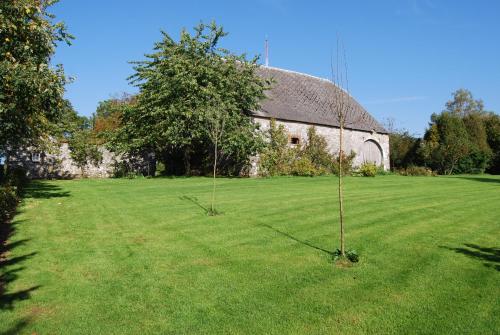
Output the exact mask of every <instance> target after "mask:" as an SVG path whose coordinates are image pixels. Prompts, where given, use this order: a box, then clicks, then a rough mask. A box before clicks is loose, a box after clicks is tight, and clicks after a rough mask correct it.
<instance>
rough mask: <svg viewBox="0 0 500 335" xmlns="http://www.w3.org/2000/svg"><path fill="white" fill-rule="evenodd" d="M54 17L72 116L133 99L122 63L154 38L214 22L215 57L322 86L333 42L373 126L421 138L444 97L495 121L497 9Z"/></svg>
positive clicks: (254, 5) (85, 5)
mask: <svg viewBox="0 0 500 335" xmlns="http://www.w3.org/2000/svg"><path fill="white" fill-rule="evenodd" d="M52 12H53V13H54V14H56V15H57V19H58V20H63V21H65V22H66V24H67V25H68V27H69V31H70V32H71V33H72V34H73V35H75V37H76V39H75V41H74V43H73V45H72V46H70V47H67V46H64V45H61V46H60V47H59V48H58V50H57V54H56V56H55V58H54V62H55V63H62V64H64V66H65V69H66V73H67V74H69V75H71V76H74V77H75V82H74V83H73V84H71V85H69V86H68V87H67V94H66V96H67V98H68V99H70V101H71V102H72V103H73V105H74V106H75V108H76V109H77V111H78V112H79V113H80V114H83V115H90V114H92V113H93V112H94V111H95V109H96V106H97V103H98V102H99V101H100V100H104V99H107V98H110V97H112V96H116V95H119V94H120V93H121V92H128V93H134V92H136V89H135V88H134V87H131V86H130V85H129V84H128V82H127V77H128V76H129V75H131V74H132V73H133V71H132V66H131V65H130V64H128V61H132V60H141V59H143V55H144V53H148V52H149V51H151V49H152V46H153V43H154V42H155V41H157V40H159V38H160V29H163V30H165V31H166V32H168V33H170V34H171V35H172V36H174V37H178V35H179V32H180V30H181V29H182V28H184V27H186V28H192V27H193V26H194V25H196V24H197V23H199V22H200V20H203V21H206V22H209V21H211V20H215V21H216V22H217V23H218V24H221V25H223V26H224V28H225V30H227V31H228V32H229V36H227V37H226V38H225V39H224V40H223V42H222V46H223V47H226V48H228V49H230V50H232V51H234V52H238V53H243V52H245V53H247V54H248V55H256V54H263V53H264V50H263V49H264V40H265V38H266V36H268V38H269V43H270V65H271V66H275V67H280V68H285V69H290V70H295V71H300V72H305V73H308V74H311V75H315V76H319V77H323V78H329V77H330V76H331V74H330V57H331V53H332V50H333V49H334V46H335V44H336V35H337V34H339V35H340V36H341V37H342V39H343V41H344V44H345V47H346V50H347V59H348V64H349V82H350V90H351V94H352V95H353V96H354V97H355V98H356V99H357V100H358V101H359V102H360V103H361V104H362V105H363V106H364V107H365V108H366V109H367V110H368V111H369V112H370V113H372V114H373V115H374V116H375V117H376V118H377V119H378V120H379V121H384V120H385V119H386V118H394V119H395V121H396V125H397V126H398V127H401V128H406V129H409V130H410V131H411V132H413V133H415V134H418V135H421V134H422V133H423V132H424V130H425V128H426V127H427V124H428V121H429V116H430V115H431V114H432V113H435V112H440V111H441V110H442V109H443V106H444V103H445V102H446V101H447V100H449V98H450V97H451V92H452V91H454V90H456V89H458V88H462V87H463V88H468V89H470V90H471V91H472V92H473V94H474V96H475V97H476V98H482V99H483V100H484V102H485V105H486V108H487V109H488V110H493V111H496V112H497V113H498V112H500V20H499V19H498V17H499V14H500V1H496V0H489V1H488V0H476V1H472V0H470V1H465V0H464V1H451V0H448V1H445V0H442V1H437V0H436V1H433V0H379V1H369V0H365V1H356V0H354V1H337V0H332V1H327V0H324V1H315V0H309V1H292V0H267V1H266V0H253V1H222V0H220V1H216V0H212V1H201V0H200V1H196V0H194V1H188V0H183V1H166V0H165V1H161V0H142V1H133V0H106V1H104V0H99V1H98V0H86V1H75V0H61V2H60V3H59V4H57V5H56V6H55V7H54V8H52Z"/></svg>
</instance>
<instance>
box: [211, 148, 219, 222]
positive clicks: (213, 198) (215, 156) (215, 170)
mask: <svg viewBox="0 0 500 335" xmlns="http://www.w3.org/2000/svg"><path fill="white" fill-rule="evenodd" d="M217 145H218V143H217V139H216V140H215V145H214V171H213V187H212V205H211V210H212V215H214V214H215V177H216V174H217V149H218V148H217Z"/></svg>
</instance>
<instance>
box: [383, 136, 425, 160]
mask: <svg viewBox="0 0 500 335" xmlns="http://www.w3.org/2000/svg"><path fill="white" fill-rule="evenodd" d="M419 145H420V140H419V139H418V138H416V137H414V136H412V135H411V134H410V133H409V132H408V130H393V131H392V132H391V133H390V134H389V146H390V148H389V153H390V154H389V155H390V156H389V158H390V165H391V168H394V169H401V168H406V167H408V166H410V165H414V164H418V163H419V162H418V161H419V157H418V156H417V150H418V147H419Z"/></svg>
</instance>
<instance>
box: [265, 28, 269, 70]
mask: <svg viewBox="0 0 500 335" xmlns="http://www.w3.org/2000/svg"><path fill="white" fill-rule="evenodd" d="M265 53H266V63H265V64H266V67H268V66H269V41H268V40H267V35H266V43H265Z"/></svg>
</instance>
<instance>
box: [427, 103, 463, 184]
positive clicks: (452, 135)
mask: <svg viewBox="0 0 500 335" xmlns="http://www.w3.org/2000/svg"><path fill="white" fill-rule="evenodd" d="M431 121H432V122H431V125H430V128H429V129H428V130H427V132H426V134H425V136H424V140H423V143H422V145H421V148H420V150H419V152H420V154H421V155H422V156H423V157H424V159H425V161H426V163H427V164H428V165H430V166H431V167H432V169H435V170H438V171H440V172H441V173H444V174H452V173H453V172H455V169H456V168H457V166H458V163H459V162H460V160H461V159H463V158H465V157H466V156H467V155H468V154H469V152H470V147H471V144H470V141H469V136H468V133H467V129H466V127H465V124H464V122H463V119H462V118H461V117H460V116H457V115H453V114H451V113H449V112H443V113H441V114H439V115H438V114H433V115H432V116H431Z"/></svg>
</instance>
